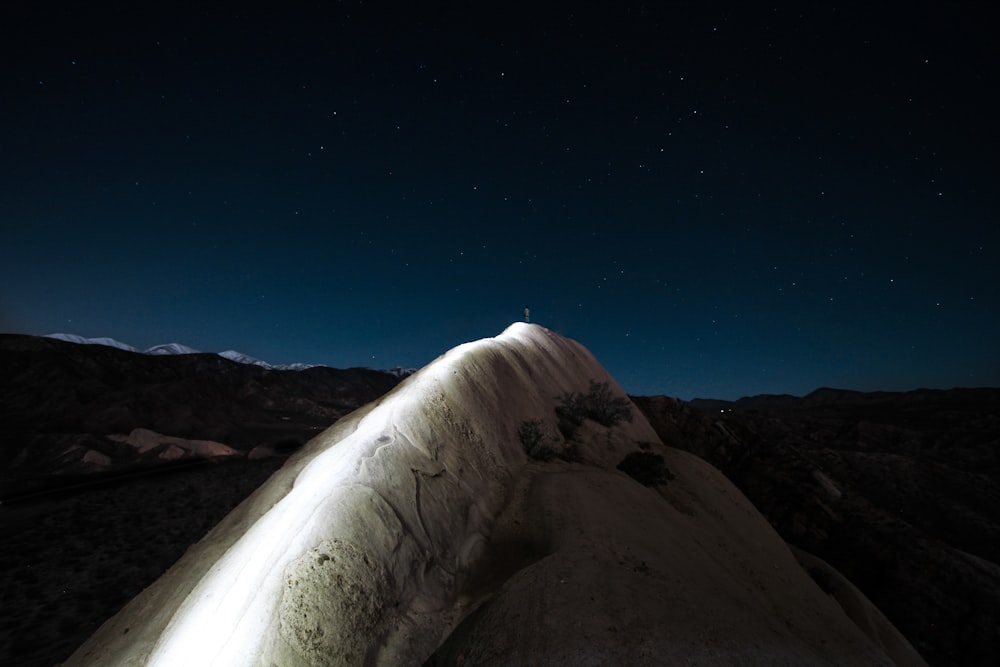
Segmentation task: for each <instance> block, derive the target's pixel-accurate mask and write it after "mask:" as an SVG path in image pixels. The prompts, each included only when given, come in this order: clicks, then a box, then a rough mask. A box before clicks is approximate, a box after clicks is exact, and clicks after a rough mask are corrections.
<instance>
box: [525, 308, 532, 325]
mask: <svg viewBox="0 0 1000 667" xmlns="http://www.w3.org/2000/svg"><path fill="white" fill-rule="evenodd" d="M524 321H525V322H530V321H531V309H530V308H528V307H527V306H525V307H524Z"/></svg>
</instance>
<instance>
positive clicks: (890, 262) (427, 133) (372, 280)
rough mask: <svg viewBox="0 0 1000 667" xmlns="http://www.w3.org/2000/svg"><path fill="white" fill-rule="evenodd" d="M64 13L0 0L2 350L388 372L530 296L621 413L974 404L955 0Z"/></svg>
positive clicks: (978, 99)
mask: <svg viewBox="0 0 1000 667" xmlns="http://www.w3.org/2000/svg"><path fill="white" fill-rule="evenodd" d="M88 4H89V3H72V7H68V8H62V7H61V6H60V3H37V2H13V3H4V6H3V8H2V9H0V26H2V27H0V33H2V34H0V37H2V44H0V56H2V57H0V86H2V88H0V221H2V241H0V267H2V269H0V270H2V282H0V331H4V332H14V333H29V334H48V333H53V332H67V333H73V334H78V335H83V336H88V337H91V336H110V337H113V338H117V339H119V340H121V341H123V342H125V343H128V344H131V345H134V346H136V347H140V348H144V347H148V346H152V345H155V344H159V343H167V342H180V343H184V344H186V345H189V346H191V347H194V348H197V349H200V350H205V351H221V350H225V349H236V350H239V351H241V352H244V353H246V354H249V355H252V356H255V357H258V358H261V359H264V360H267V361H270V362H272V363H289V362H310V363H322V364H327V365H331V366H336V367H348V366H370V367H376V368H391V367H397V366H403V367H420V366H423V365H424V364H426V363H428V362H429V361H431V360H432V359H433V358H434V357H436V356H437V355H439V354H441V353H442V352H444V351H446V350H447V349H449V348H451V347H453V346H455V345H456V344H459V343H462V342H465V341H468V340H473V339H477V338H482V337H485V336H492V335H495V334H497V333H499V332H500V331H502V330H503V329H504V328H505V327H506V326H507V325H508V324H509V323H510V322H512V321H515V320H519V319H521V318H522V316H523V315H522V314H523V310H524V307H525V306H526V305H528V306H530V307H531V315H532V321H535V322H538V323H540V324H543V325H545V326H547V327H549V328H550V329H552V330H554V331H556V332H558V333H561V334H564V335H567V336H569V337H572V338H574V339H576V340H578V341H580V342H581V343H583V344H584V345H586V346H587V347H588V348H589V349H590V350H591V351H593V352H594V354H595V355H596V356H597V358H598V359H599V360H600V361H601V362H602V363H603V364H604V365H605V366H606V367H607V368H608V370H609V371H610V372H611V374H612V375H613V376H614V377H615V378H616V379H617V380H618V381H619V383H620V384H621V385H622V386H623V387H624V388H625V389H626V390H627V391H629V392H630V393H634V394H667V395H671V396H678V397H681V398H693V397H696V396H698V397H713V398H729V399H732V398H737V397H740V396H744V395H751V394H757V393H765V392H767V393H793V394H805V393H807V392H809V391H811V390H813V389H816V388H818V387H821V386H833V387H840V388H847V389H857V390H865V391H869V390H891V391H897V390H908V389H914V388H918V387H936V388H948V387H952V386H997V385H1000V224H998V223H1000V220H998V217H1000V216H998V210H1000V207H998V193H997V179H998V176H1000V169H998V167H997V155H998V149H1000V141H998V131H997V119H998V118H1000V104H998V102H997V99H998V94H997V91H998V90H1000V56H998V50H997V47H996V46H995V45H994V41H995V40H994V37H995V35H994V33H995V29H996V25H997V24H996V20H995V16H994V15H991V14H988V13H987V12H986V11H985V10H983V9H982V8H981V7H980V6H979V5H978V4H976V3H968V2H944V1H941V2H923V1H919V0H918V1H916V2H907V3H891V2H890V3H854V4H853V5H845V4H840V3H810V2H796V3H783V2H780V3H773V2H772V3H714V2H684V3H667V2H663V3H661V2H650V3H647V4H646V5H645V6H643V5H641V4H638V3H610V2H609V3H605V6H603V7H600V8H597V7H598V6H597V5H594V4H590V3H579V2H577V3H570V4H565V5H561V3H535V4H533V5H529V4H524V5H518V4H516V3H515V4H511V3H501V2H455V3H447V4H435V5H434V6H433V8H428V6H429V5H427V3H417V2H414V3H405V5H404V4H403V3H374V4H371V3H358V2H343V3H334V2H329V3H325V2H324V3H312V5H309V6H308V8H306V9H302V10H301V11H297V10H295V9H293V8H292V7H293V3H278V4H275V5H273V6H272V7H271V8H270V9H269V10H267V11H264V10H261V11H257V10H253V9H250V8H248V7H241V8H238V9H229V10H221V9H220V10H217V11H216V10H206V9H204V8H202V7H197V6H194V7H191V8H186V9H185V8H184V7H183V6H181V5H178V4H174V3H132V5H133V6H132V7H131V8H129V9H124V10H115V11H111V10H107V11H104V10H95V9H93V8H91V7H89V6H87V5H88ZM982 4H983V5H985V4H986V3H982ZM540 5H541V6H540ZM668 6H669V7H668ZM873 6H874V7H873ZM136 7H140V8H138V9H137V8H136Z"/></svg>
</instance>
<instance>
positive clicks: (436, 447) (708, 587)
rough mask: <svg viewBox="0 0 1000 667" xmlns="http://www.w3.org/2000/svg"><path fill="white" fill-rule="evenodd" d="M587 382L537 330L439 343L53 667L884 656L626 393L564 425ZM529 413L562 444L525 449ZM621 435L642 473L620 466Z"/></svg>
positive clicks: (600, 373)
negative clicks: (415, 368)
mask: <svg viewBox="0 0 1000 667" xmlns="http://www.w3.org/2000/svg"><path fill="white" fill-rule="evenodd" d="M595 382H596V383H597V385H595V384H594V383H595ZM601 383H608V386H609V387H610V388H611V389H612V390H613V392H614V394H615V396H617V397H620V396H622V394H621V390H620V389H619V388H618V387H617V385H616V384H615V383H614V381H613V380H612V379H611V378H610V377H609V376H608V375H607V372H606V371H604V369H603V368H602V367H601V366H600V365H599V364H598V362H597V361H596V360H595V359H594V358H593V356H592V355H590V353H589V352H588V351H587V350H586V349H585V348H583V347H581V346H580V345H578V344H577V343H574V342H572V341H569V340H567V339H564V338H561V337H559V336H556V335H554V334H552V333H551V332H549V331H547V330H545V329H543V328H541V327H538V326H535V325H527V324H515V325H512V326H511V327H510V328H508V329H507V330H506V331H505V332H504V333H503V334H502V335H500V336H498V337H497V338H494V339H486V340H482V341H477V342H474V343H469V344H466V345H462V346H460V347H457V348H455V349H453V350H451V351H450V352H448V353H447V354H445V355H444V356H442V357H440V358H439V359H437V360H436V361H435V362H433V363H432V364H430V365H429V366H427V367H426V368H424V369H423V370H422V371H420V372H418V373H417V374H415V375H413V376H412V377H410V378H409V379H407V380H406V381H404V382H403V383H402V384H401V385H399V386H398V387H397V388H396V389H395V390H394V391H392V392H391V393H390V394H388V395H386V396H385V397H384V398H383V399H381V400H380V401H378V402H376V403H373V404H370V405H368V406H366V407H364V408H362V409H360V410H358V411H356V412H355V413H352V414H351V415H349V416H347V417H345V418H344V419H342V420H341V421H339V422H338V423H337V424H335V425H334V426H333V427H331V428H330V429H328V430H327V431H325V432H324V433H322V434H321V435H319V436H317V437H316V438H315V439H313V440H312V441H311V442H310V443H308V444H307V445H306V446H305V447H304V448H303V449H302V450H301V451H300V452H299V453H297V454H296V455H295V456H294V457H293V458H291V459H289V461H288V462H287V463H286V464H285V466H284V467H283V468H282V469H281V470H279V471H278V472H277V473H275V474H274V475H273V476H272V477H271V479H270V480H269V481H268V482H267V483H266V484H265V485H263V486H262V487H261V488H260V489H258V490H257V491H256V492H255V493H254V494H253V495H252V496H250V498H248V499H247V500H246V501H245V502H244V503H243V504H242V505H240V506H239V507H238V508H237V509H236V510H234V511H233V512H232V513H231V514H230V515H229V516H228V517H227V518H226V519H224V520H223V521H222V522H221V523H220V524H219V525H218V526H217V527H216V528H215V529H213V530H212V531H211V532H210V533H209V534H208V535H207V536H206V537H205V539H203V540H202V541H201V542H199V543H198V544H196V545H194V546H193V547H191V549H190V550H189V551H188V553H187V554H186V555H185V556H184V557H183V558H182V559H181V560H180V561H179V562H178V563H177V564H176V565H175V566H174V567H172V568H171V569H170V570H169V571H168V572H167V573H166V574H164V575H163V577H161V578H160V579H159V580H158V581H157V582H156V583H155V584H153V585H152V586H151V587H149V588H148V589H147V590H145V591H144V592H143V593H141V594H140V595H139V596H137V597H136V598H135V599H133V600H132V601H131V602H130V603H129V604H128V605H127V606H126V607H125V608H124V609H123V610H122V611H121V612H120V613H119V614H118V615H116V616H115V617H113V618H112V619H110V620H109V621H108V622H107V623H105V624H104V625H103V626H102V627H101V628H100V630H99V631H98V632H97V633H96V634H94V636H93V637H91V639H90V640H89V641H87V642H86V643H85V644H84V645H83V646H82V647H81V648H80V649H79V650H78V651H77V652H76V653H75V654H74V655H73V656H72V657H71V658H70V660H69V661H68V662H67V663H66V664H67V665H111V664H113V665H169V666H176V665H267V666H270V665H281V666H282V667H294V666H296V665H337V664H383V665H400V664H422V663H424V662H425V661H427V660H428V659H429V660H430V662H431V663H432V664H463V663H464V664H498V665H499V664H505V665H508V664H567V665H569V664H572V665H582V664H614V663H620V664H658V663H659V664H676V663H678V662H683V661H685V660H689V661H694V663H696V664H732V663H733V662H734V660H737V659H738V661H739V662H740V664H760V665H772V664H803V663H810V664H816V663H824V664H848V663H850V664H891V663H890V661H889V659H888V658H887V657H886V655H885V654H884V653H883V652H882V651H881V650H880V649H879V648H878V647H877V646H876V645H875V644H874V643H872V641H870V640H869V639H868V638H867V637H866V636H865V635H864V634H863V633H862V632H861V631H860V630H859V629H858V628H857V627H856V626H855V625H853V624H852V622H851V621H850V619H849V618H848V617H847V615H846V614H844V612H843V611H842V610H841V608H840V607H839V606H838V605H837V604H836V602H835V601H834V600H833V599H832V598H829V597H827V596H826V595H825V594H824V593H823V592H822V591H821V590H820V589H819V587H818V586H817V585H816V584H815V583H814V582H813V581H812V579H810V577H809V576H808V575H807V574H806V573H805V571H804V570H803V569H802V568H801V567H800V566H799V565H798V564H797V562H796V560H795V558H794V556H793V555H792V554H791V552H790V551H789V550H788V548H787V547H786V546H785V545H784V543H783V542H782V541H781V540H780V538H779V537H778V536H777V535H776V534H775V533H774V531H773V530H772V529H771V528H770V526H769V525H768V524H767V522H766V521H765V519H764V518H763V517H762V516H761V515H760V514H759V513H758V512H757V511H756V510H755V509H754V508H753V507H752V506H751V505H750V503H749V502H748V501H747V500H746V499H745V498H744V497H743V495H742V494H741V493H740V492H739V491H738V490H737V489H736V488H735V487H734V486H732V485H731V484H730V483H729V482H728V481H727V480H726V479H725V478H724V477H723V476H722V474H721V473H719V472H718V471H717V470H715V469H714V468H712V467H711V466H709V465H708V464H706V463H704V462H703V461H701V460H700V459H697V458H696V457H694V456H693V455H690V454H688V453H685V452H682V451H679V450H675V449H671V448H667V447H665V446H663V445H662V444H661V443H660V442H659V440H658V438H657V436H656V434H655V433H654V431H653V429H652V428H651V427H650V426H649V424H648V423H647V422H646V421H645V419H644V418H642V416H641V415H640V414H639V413H638V412H637V411H633V414H632V418H631V420H628V421H625V420H623V421H619V422H617V423H615V424H613V425H611V426H603V425H601V424H598V423H596V422H595V421H592V420H591V419H586V420H583V421H582V423H581V424H579V426H578V428H576V429H575V431H574V432H573V434H572V436H571V437H572V439H571V441H567V440H566V439H565V438H564V436H563V435H562V433H567V432H568V430H567V428H566V424H565V419H564V420H563V423H560V419H559V417H558V414H557V411H556V408H557V407H558V406H559V405H560V404H562V405H564V406H565V404H566V401H565V400H563V401H560V397H564V396H565V395H566V394H569V393H574V394H576V395H578V396H579V395H584V394H586V393H588V392H590V393H593V390H594V387H595V386H597V387H600V386H601ZM530 422H534V423H535V426H536V430H537V432H538V433H540V434H541V435H542V437H543V439H544V442H546V443H548V444H549V446H550V447H551V449H552V451H553V452H555V453H556V454H557V455H558V456H557V457H556V458H552V459H550V460H547V461H541V460H533V459H530V458H529V457H528V456H527V455H526V454H525V446H524V445H523V444H522V437H521V436H519V430H520V431H522V436H523V428H524V425H525V424H526V423H530ZM560 427H562V428H560ZM636 452H646V453H648V455H649V456H650V457H652V458H651V459H650V460H656V456H659V457H662V460H663V462H664V463H665V470H664V471H663V474H662V478H661V482H660V483H659V484H656V485H655V486H644V485H643V484H640V483H639V482H638V481H636V480H635V479H633V478H632V477H630V476H628V475H626V474H625V473H624V472H621V471H620V470H618V469H617V466H618V464H619V463H621V462H622V461H623V460H624V459H625V457H626V456H627V455H629V454H634V453H636ZM560 457H561V458H560ZM544 458H548V457H544ZM566 459H569V460H566ZM880 631H882V632H885V631H886V630H885V629H884V628H880ZM894 641H895V638H894ZM906 648H907V647H906V646H905V643H904V646H903V648H902V649H900V650H897V651H896V652H895V653H894V656H895V657H897V661H898V662H900V663H906V662H907V661H908V658H909V659H910V660H912V662H913V663H914V664H919V658H917V657H916V656H915V655H911V654H910V653H908V652H907V650H906ZM901 656H902V657H901Z"/></svg>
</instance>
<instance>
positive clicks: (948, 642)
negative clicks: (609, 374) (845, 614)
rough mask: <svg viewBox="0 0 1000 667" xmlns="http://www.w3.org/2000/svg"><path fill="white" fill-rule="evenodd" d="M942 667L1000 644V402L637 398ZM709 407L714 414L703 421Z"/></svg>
mask: <svg viewBox="0 0 1000 667" xmlns="http://www.w3.org/2000/svg"><path fill="white" fill-rule="evenodd" d="M634 400H635V402H636V404H637V405H638V406H639V408H640V409H642V411H643V412H644V413H645V414H646V415H647V416H648V417H649V419H650V423H651V424H652V425H653V426H654V428H655V429H656V430H657V432H658V433H659V435H660V436H661V438H662V439H663V440H664V442H665V443H667V444H669V445H672V446H675V447H679V448H682V449H687V450H689V451H691V452H694V453H696V454H698V455H699V456H700V457H702V458H704V459H705V460H706V461H708V462H710V463H712V464H713V465H715V466H717V467H718V468H719V469H720V470H722V471H723V472H724V473H725V474H726V476H727V477H729V479H731V480H732V481H733V482H734V483H735V484H736V485H737V486H738V487H739V488H740V490H742V491H743V492H744V493H745V494H746V495H747V497H748V498H749V499H750V500H751V501H752V502H753V503H754V505H755V506H756V507H757V508H758V509H759V510H760V511H761V512H762V513H763V514H764V515H765V516H766V517H767V518H768V520H769V521H770V522H771V524H772V525H773V526H774V527H775V528H776V529H777V530H778V532H779V533H780V534H781V536H782V537H783V538H785V539H786V540H787V541H788V542H789V543H790V544H793V545H795V546H797V547H800V548H801V549H804V550H805V551H807V552H810V553H812V554H815V555H816V556H819V557H820V558H822V559H823V560H825V561H826V562H828V563H829V564H830V565H832V566H834V567H835V568H837V570H839V571H840V572H841V573H842V574H843V575H845V576H847V577H848V578H849V579H850V580H851V582H853V584H855V585H857V586H858V587H859V588H860V589H861V591H863V592H864V593H865V594H866V595H867V596H868V597H869V598H870V599H871V600H872V601H873V602H874V603H875V604H876V605H878V607H879V608H880V609H881V610H882V611H883V612H885V614H886V615H887V616H888V618H889V619H890V620H891V621H892V622H893V623H894V624H895V625H896V627H898V628H899V629H900V631H902V632H903V634H904V635H906V637H907V638H908V639H909V640H910V642H911V643H912V644H913V645H914V646H915V647H916V648H917V649H918V650H919V651H920V652H921V654H922V655H924V656H925V657H926V658H927V659H928V661H929V662H931V663H932V664H935V665H990V664H994V661H995V660H996V647H997V646H998V645H1000V630H998V628H1000V625H998V621H1000V565H998V564H1000V390H996V389H954V390H950V391H930V390H920V391H915V392H909V393H899V394H892V393H870V394H864V393H860V392H852V391H838V390H833V389H822V390H818V391H816V392H814V393H813V394H810V395H809V396H806V397H804V398H795V397H791V396H759V397H753V398H749V399H742V400H740V401H737V402H735V403H729V402H723V401H694V402H692V403H690V404H685V403H681V402H679V401H675V400H673V399H669V398H666V397H639V398H635V399H634ZM699 408H700V409H699Z"/></svg>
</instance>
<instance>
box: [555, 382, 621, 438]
mask: <svg viewBox="0 0 1000 667" xmlns="http://www.w3.org/2000/svg"><path fill="white" fill-rule="evenodd" d="M558 398H559V405H558V406H556V415H557V416H558V417H559V431H560V433H562V434H563V436H564V437H565V438H566V439H567V440H569V439H571V438H572V437H573V434H574V433H575V432H576V429H577V428H578V427H579V426H580V424H582V423H583V420H584V419H590V420H592V421H595V422H597V423H598V424H600V425H602V426H607V427H611V426H614V425H615V424H617V423H619V422H622V421H629V422H630V421H632V404H631V402H630V401H629V400H628V398H626V397H624V396H615V395H614V394H613V393H612V391H611V386H610V385H609V384H608V383H607V382H595V381H594V380H591V381H590V390H589V391H588V392H587V393H586V394H580V393H577V392H567V393H565V394H563V395H562V396H559V397H558Z"/></svg>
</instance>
